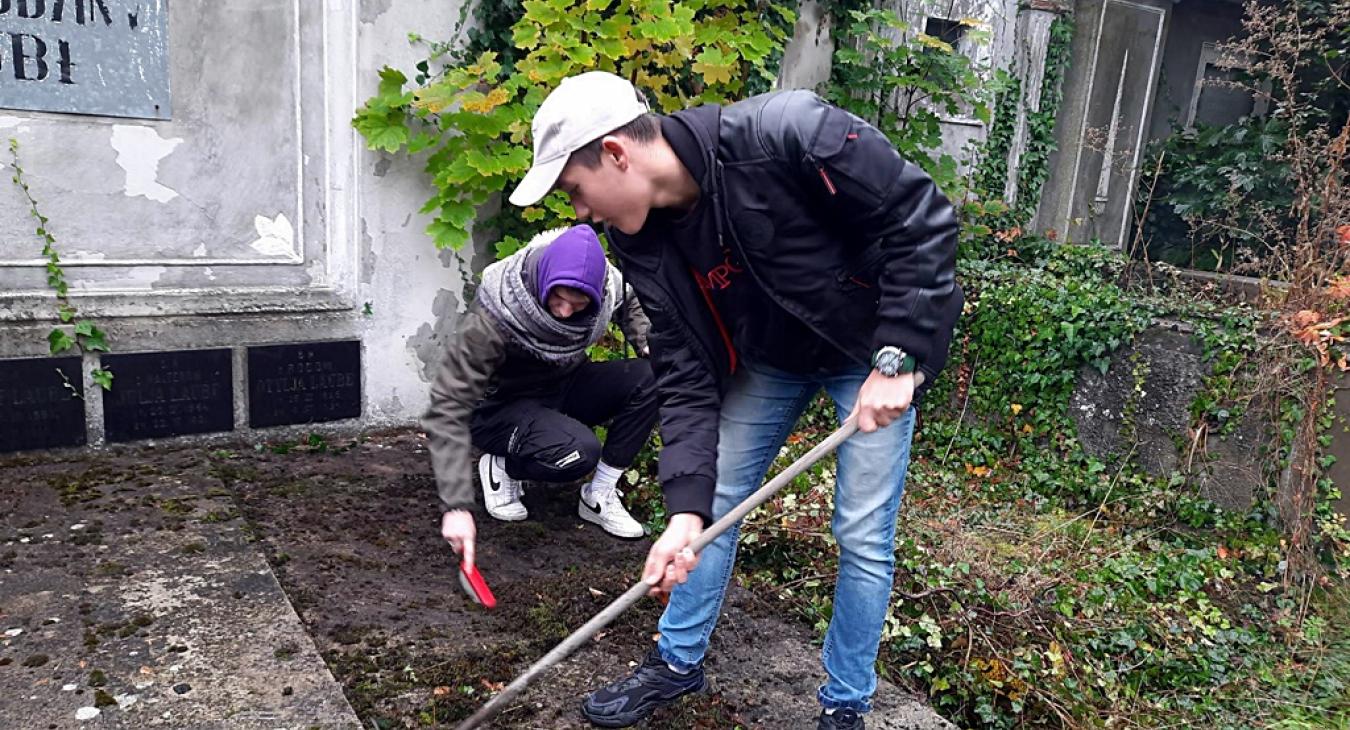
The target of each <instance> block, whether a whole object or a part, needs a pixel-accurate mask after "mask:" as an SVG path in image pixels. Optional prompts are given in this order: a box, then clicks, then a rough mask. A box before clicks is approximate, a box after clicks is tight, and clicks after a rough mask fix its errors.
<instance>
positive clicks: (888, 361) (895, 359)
mask: <svg viewBox="0 0 1350 730" xmlns="http://www.w3.org/2000/svg"><path fill="white" fill-rule="evenodd" d="M918 364H919V363H918V361H917V360H915V359H914V356H913V355H911V354H909V353H907V352H905V351H904V350H901V349H900V348H898V347H894V346H890V345H888V346H886V347H883V348H881V349H880V350H877V351H876V353H875V354H874V355H872V367H874V368H876V369H877V372H879V373H881V374H882V375H885V376H886V377H888V378H893V377H895V376H896V375H899V374H900V373H912V372H914V368H915V367H917V366H918Z"/></svg>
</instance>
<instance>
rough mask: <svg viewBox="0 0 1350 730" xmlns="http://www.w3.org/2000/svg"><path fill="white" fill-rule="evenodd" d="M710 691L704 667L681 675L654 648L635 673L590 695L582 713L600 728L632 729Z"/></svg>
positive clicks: (584, 702)
mask: <svg viewBox="0 0 1350 730" xmlns="http://www.w3.org/2000/svg"><path fill="white" fill-rule="evenodd" d="M707 688H708V680H707V679H706V678H705V677H704V676H703V667H701V666H700V667H698V668H696V669H693V670H690V671H689V673H688V674H680V673H679V672H676V671H673V670H672V669H671V668H670V667H669V666H667V665H666V661H665V660H664V659H662V658H661V653H660V652H659V651H657V650H656V649H652V650H651V652H650V653H648V654H647V656H646V657H644V658H643V660H642V664H641V665H639V666H638V668H637V669H635V670H634V671H633V673H632V674H630V675H628V676H627V677H624V678H623V679H620V680H618V681H615V682H611V683H609V684H607V685H605V686H604V687H602V688H600V689H598V690H596V691H594V692H592V693H590V694H588V695H586V699H584V700H582V701H581V714H582V715H583V716H585V718H586V719H587V720H589V721H590V722H591V724H592V725H596V726H598V727H628V726H630V725H636V724H637V723H638V722H640V721H642V720H643V719H644V718H646V717H647V716H648V715H650V714H652V713H653V712H655V711H656V710H657V709H658V708H661V707H665V706H666V705H669V704H671V703H673V702H675V701H676V700H678V699H680V698H681V697H683V696H685V695H687V694H691V693H693V692H702V691H703V690H705V689H707Z"/></svg>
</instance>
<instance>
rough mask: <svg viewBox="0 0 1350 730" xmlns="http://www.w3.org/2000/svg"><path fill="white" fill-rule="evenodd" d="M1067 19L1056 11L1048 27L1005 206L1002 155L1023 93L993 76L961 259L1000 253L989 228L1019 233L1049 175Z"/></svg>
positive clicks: (1069, 32) (1067, 49)
mask: <svg viewBox="0 0 1350 730" xmlns="http://www.w3.org/2000/svg"><path fill="white" fill-rule="evenodd" d="M1073 32H1074V25H1073V18H1072V17H1071V16H1069V15H1060V16H1058V17H1056V18H1055V20H1054V22H1053V23H1051V25H1050V40H1049V43H1048V44H1047V46H1046V52H1045V76H1044V77H1043V78H1042V81H1041V103H1040V109H1039V110H1037V111H1031V110H1028V112H1027V119H1026V143H1025V144H1024V146H1023V150H1022V155H1021V157H1020V158H1019V159H1018V171H1017V195H1016V198H1015V200H1014V201H1013V203H1012V205H1011V206H1008V205H1006V204H1005V203H1004V201H1003V196H1004V193H1005V191H1006V187H1007V179H1008V155H1009V153H1010V152H1011V150H1012V141H1013V135H1014V134H1015V133H1016V128H1017V108H1018V106H1019V104H1020V103H1021V100H1022V97H1023V89H1022V84H1021V82H1020V80H1019V79H1017V78H1015V77H1012V76H1008V75H1007V74H1002V73H1000V75H999V76H998V77H997V78H996V83H995V87H996V88H997V89H998V92H997V94H998V95H997V100H996V101H995V104H994V114H993V123H992V125H991V126H990V128H989V135H988V137H987V138H986V140H985V144H984V148H983V149H982V150H981V161H980V165H979V167H978V169H977V170H976V172H975V175H974V177H975V180H974V187H975V196H974V200H972V201H970V202H968V203H967V204H966V207H965V211H964V212H965V213H966V216H965V218H966V226H965V231H964V232H963V234H964V235H963V237H962V242H961V255H962V257H964V258H993V257H997V256H1001V255H1002V250H1001V247H1000V246H998V245H997V243H998V241H997V240H995V239H991V238H990V237H989V235H990V234H991V233H992V232H995V231H1020V230H1021V229H1022V228H1024V227H1026V226H1027V225H1028V224H1029V223H1030V222H1031V219H1032V217H1033V216H1035V214H1036V208H1037V206H1039V205H1040V201H1041V190H1042V188H1043V187H1044V186H1045V181H1046V180H1047V179H1048V178H1049V176H1050V155H1051V154H1052V153H1054V151H1055V148H1056V145H1055V119H1056V117H1057V116H1058V114H1059V107H1060V104H1061V103H1062V102H1063V100H1064V74H1065V72H1066V71H1067V70H1068V68H1069V61H1070V59H1071V53H1072V47H1073Z"/></svg>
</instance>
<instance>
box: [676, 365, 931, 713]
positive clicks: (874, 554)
mask: <svg viewBox="0 0 1350 730" xmlns="http://www.w3.org/2000/svg"><path fill="white" fill-rule="evenodd" d="M869 372H870V371H869V370H867V369H864V368H863V367H861V366H859V367H856V368H849V369H847V370H844V371H840V372H836V373H831V374H827V375H818V376H804V375H795V374H792V373H785V372H782V371H780V370H775V369H773V368H768V367H765V366H762V365H752V364H749V365H746V366H745V368H744V369H743V370H742V371H741V372H740V373H739V374H737V376H736V380H735V381H734V382H733V383H732V386H731V388H730V390H729V392H728V393H727V396H726V398H725V399H724V400H723V402H722V412H721V424H720V427H719V443H718V448H717V493H716V497H715V498H714V500H713V517H714V518H720V517H721V516H722V515H724V514H726V513H727V512H729V511H730V510H731V508H732V507H734V506H735V505H737V504H739V503H740V502H741V501H742V500H744V499H745V498H746V497H747V496H748V495H749V494H750V493H751V492H753V491H755V490H756V489H758V488H759V487H760V486H762V485H763V480H764V475H765V472H766V471H767V470H768V468H769V465H770V464H771V463H772V462H773V460H774V457H776V456H777V455H778V452H779V450H780V449H781V448H782V446H783V443H784V442H785V441H786V440H787V437H788V434H789V433H791V431H792V428H793V426H794V425H796V423H797V418H798V417H799V416H800V415H801V414H802V411H804V410H805V409H806V407H807V406H808V405H809V404H810V403H811V400H812V398H814V397H815V394H816V393H817V392H819V390H820V389H821V388H822V387H823V388H825V391H826V392H827V393H829V395H830V397H831V398H833V399H834V403H835V412H836V415H837V416H838V418H839V420H840V421H841V422H842V421H843V420H844V419H845V418H847V417H848V414H849V413H850V412H852V410H853V404H854V402H855V401H856V400H857V397H858V390H859V389H860V388H861V387H862V384H863V381H864V380H866V379H867V376H868V374H869ZM913 434H914V409H912V408H911V409H910V410H909V411H907V412H906V413H905V415H904V417H903V418H901V419H900V420H898V421H896V422H894V423H892V424H891V425H890V426H888V427H886V428H883V429H879V430H877V431H875V432H873V433H861V432H859V433H858V434H856V435H855V436H853V437H852V438H850V439H849V440H848V441H845V442H844V443H843V445H841V446H840V447H839V452H838V459H839V461H838V476H837V480H836V486H835V497H834V519H833V522H832V525H831V527H832V529H833V531H834V537H835V541H836V542H837V543H838V544H839V577H838V581H837V584H836V586H835V592H834V613H833V615H832V617H831V619H830V628H829V630H828V631H827V632H826V634H825V647H824V649H823V650H822V652H821V660H822V662H823V663H824V665H825V672H826V674H827V675H828V677H829V679H828V681H827V682H826V683H825V684H824V685H823V686H822V687H821V688H820V691H819V693H818V694H819V700H820V703H821V704H822V705H824V706H825V707H827V708H845V707H846V708H851V709H853V710H856V711H858V712H867V711H868V710H870V709H871V703H870V700H871V697H872V693H873V692H875V691H876V686H877V674H876V659H877V649H878V646H879V645H880V643H881V629H882V625H883V623H884V621H885V618H886V610H887V608H888V607H889V604H890V598H891V585H892V576H893V574H894V570H895V521H896V513H897V511H898V510H899V508H900V495H901V493H902V492H903V491H904V487H905V470H906V468H907V467H908V466H909V445H910V438H911V437H912V436H913ZM739 535H740V525H739V524H737V525H736V526H735V527H733V528H732V529H730V530H728V531H726V532H725V533H723V534H722V535H721V536H719V537H718V538H717V539H716V540H714V541H713V542H712V544H710V545H708V547H706V548H704V550H703V553H702V554H701V556H700V559H699V564H698V567H697V568H695V569H694V571H693V572H691V573H690V574H689V581H688V582H687V583H684V584H682V585H679V586H676V588H675V591H674V592H673V593H672V594H671V597H670V605H669V606H667V607H666V610H665V613H664V614H662V615H661V623H660V631H661V640H660V643H659V644H658V648H659V650H660V652H661V656H662V658H664V659H665V660H666V661H667V662H669V663H670V664H671V665H673V666H675V667H677V668H680V669H688V668H691V667H693V666H695V665H698V664H699V663H700V662H702V661H703V656H704V654H705V652H706V651H707V649H708V638H709V637H710V636H711V635H712V632H713V627H714V626H715V625H716V624H717V616H718V614H719V613H721V610H722V599H723V598H724V597H725V596H726V590H727V583H728V581H730V579H731V569H732V567H733V565H734V564H735V561H736V542H737V538H738V536H739Z"/></svg>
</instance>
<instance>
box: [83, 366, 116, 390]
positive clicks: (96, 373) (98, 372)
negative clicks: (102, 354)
mask: <svg viewBox="0 0 1350 730" xmlns="http://www.w3.org/2000/svg"><path fill="white" fill-rule="evenodd" d="M89 376H90V377H91V378H93V380H94V382H95V383H97V384H98V386H99V387H100V388H103V389H104V390H112V386H113V373H112V371H111V370H109V369H107V368H94V369H93V370H92V371H90V373H89Z"/></svg>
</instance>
